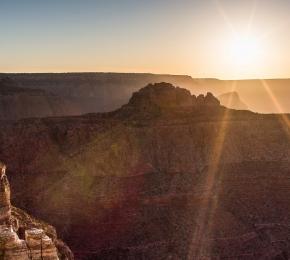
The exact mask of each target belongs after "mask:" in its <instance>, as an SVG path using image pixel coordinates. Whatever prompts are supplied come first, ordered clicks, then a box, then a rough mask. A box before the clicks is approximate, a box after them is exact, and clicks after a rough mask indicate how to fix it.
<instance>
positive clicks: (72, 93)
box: [0, 73, 290, 120]
mask: <svg viewBox="0 0 290 260" xmlns="http://www.w3.org/2000/svg"><path fill="white" fill-rule="evenodd" d="M7 79H9V80H7ZM160 82H168V83H171V84H173V85H177V86H180V87H183V88H186V89H188V90H190V91H191V93H192V94H195V95H198V94H200V93H203V94H206V93H207V92H211V93H213V94H214V95H216V96H219V95H221V94H224V93H228V92H233V91H235V92H236V93H238V95H239V97H240V99H241V100H243V101H244V102H245V103H246V104H247V106H248V108H249V110H252V111H254V112H261V113H277V112H278V113H281V112H290V103H289V102H288V99H287V97H288V96H289V95H290V88H289V84H290V80H288V79H285V80H278V79H277V80H265V81H262V80H237V81H223V80H217V79H194V78H191V77H190V76H186V75H185V76H182V75H180V76H179V75H158V74H145V73H140V74H138V73H136V74H134V73H131V74H130V73H128V74H127V73H60V74H53V73H52V74H50V73H47V74H0V119H6V120H9V119H10V120H11V119H19V118H28V117H45V116H67V115H81V114H85V113H93V112H108V111H113V110H115V109H117V108H119V107H120V106H122V105H124V104H126V103H127V102H128V101H129V99H130V97H131V95H132V93H133V92H135V91H138V90H139V89H141V88H142V87H143V86H145V85H147V84H150V83H160ZM274 100H276V101H274ZM277 102H278V104H279V105H278V106H277ZM232 108H235V109H240V108H239V107H232Z"/></svg>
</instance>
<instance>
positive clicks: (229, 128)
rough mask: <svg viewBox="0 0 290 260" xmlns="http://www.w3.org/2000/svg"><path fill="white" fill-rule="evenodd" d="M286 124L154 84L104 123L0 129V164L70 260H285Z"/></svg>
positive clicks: (98, 119)
mask: <svg viewBox="0 0 290 260" xmlns="http://www.w3.org/2000/svg"><path fill="white" fill-rule="evenodd" d="M286 120H288V122H289V116H288V115H259V114H255V113H252V112H249V111H235V110H229V109H226V108H224V107H222V106H220V105H219V101H218V100H217V99H216V98H215V97H214V96H213V95H211V94H207V95H206V96H202V95H200V96H198V97H196V96H192V95H191V94H190V92H189V91H187V90H184V89H180V88H175V87H173V86H171V85H169V84H166V83H161V84H155V85H154V86H153V85H149V86H147V87H146V88H144V89H142V90H140V91H139V92H137V93H135V94H133V96H132V98H131V99H130V101H129V103H128V104H127V105H125V106H123V107H122V108H120V109H119V110H116V111H114V112H111V113H105V114H88V115H85V116H79V117H59V118H46V119H27V120H21V121H18V122H2V124H1V126H0V141H1V142H0V158H1V160H4V161H5V162H7V164H8V165H9V168H10V175H11V182H12V187H13V189H14V191H13V194H14V196H13V201H14V203H15V205H16V206H18V207H21V208H24V209H26V210H27V211H28V212H30V213H32V214H33V215H34V216H36V217H39V218H42V219H44V220H46V221H49V222H50V223H51V224H52V225H54V226H55V227H56V228H57V230H58V232H59V234H60V237H61V238H62V239H64V240H65V241H66V242H67V243H68V244H69V246H70V247H71V248H72V250H73V252H74V253H75V255H76V257H77V259H116V258H123V259H127V258H130V257H131V258H133V259H134V258H135V259H140V258H141V259H142V258H143V259H164V258H170V257H171V258H173V259H178V258H181V259H185V258H187V257H188V258H191V259H198V257H220V258H230V257H232V258H239V259H287V256H289V255H290V244H289V236H290V230H289V222H290V207H289V201H288V197H289V195H290V194H289V191H290V180H289V173H290V172H289V170H290V160H289V158H290V141H289V134H290V133H289V125H286V124H285V121H286ZM28 191H29V192H28ZM267 257H268V258H267Z"/></svg>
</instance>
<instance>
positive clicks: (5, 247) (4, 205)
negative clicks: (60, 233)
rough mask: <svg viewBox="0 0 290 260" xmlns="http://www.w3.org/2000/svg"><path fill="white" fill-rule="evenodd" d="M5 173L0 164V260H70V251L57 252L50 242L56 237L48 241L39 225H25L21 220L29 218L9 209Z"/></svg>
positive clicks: (4, 168)
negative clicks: (65, 252) (64, 252)
mask: <svg viewBox="0 0 290 260" xmlns="http://www.w3.org/2000/svg"><path fill="white" fill-rule="evenodd" d="M5 170H6V166H5V165H4V164H3V163H1V162H0V173H1V176H0V259H7V260H15V259H19V260H29V259H35V260H36V259H43V260H58V259H67V260H69V259H73V255H72V253H71V252H70V251H68V252H67V254H63V252H59V251H58V249H57V247H56V244H55V242H54V241H56V240H57V239H56V235H55V234H54V236H53V238H50V237H49V236H48V235H47V234H46V233H45V231H44V229H42V228H41V226H42V225H43V224H40V223H36V222H34V223H33V224H34V225H31V224H32V223H31V221H29V222H30V223H29V222H28V221H27V220H25V218H29V217H27V216H25V214H23V213H22V212H21V211H19V210H17V209H12V206H11V203H10V185H9V182H8V179H7V176H6V174H5ZM12 211H13V213H12ZM15 212H17V213H16V214H15ZM19 216H20V218H19ZM23 222H25V223H23Z"/></svg>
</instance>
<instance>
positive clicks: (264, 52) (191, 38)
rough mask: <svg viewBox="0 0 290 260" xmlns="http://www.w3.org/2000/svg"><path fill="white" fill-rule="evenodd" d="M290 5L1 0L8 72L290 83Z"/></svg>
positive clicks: (216, 0)
mask: <svg viewBox="0 0 290 260" xmlns="http://www.w3.org/2000/svg"><path fill="white" fill-rule="evenodd" d="M289 13H290V1H286V0H251V1H250V0H243V1H238V0H139V1H138V0H49V1H48V0H0V33H1V35H0V72H82V71H104V72H107V71H110V72H150V73H165V74H187V75H191V76H192V77H198V78H221V79H233V78H285V77H286V78H289V77H290V33H289V29H290V16H289Z"/></svg>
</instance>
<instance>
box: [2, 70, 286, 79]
mask: <svg viewBox="0 0 290 260" xmlns="http://www.w3.org/2000/svg"><path fill="white" fill-rule="evenodd" d="M98 73H99V74H139V75H142V74H147V75H160V76H177V77H178V76H179V77H190V78H191V79H193V80H194V79H197V80H198V79H200V80H220V81H248V80H287V79H288V80H289V79H290V76H289V77H277V78H274V77H273V78H272V77H269V78H268V77H265V78H216V77H194V76H192V75H188V74H170V73H154V72H116V71H61V72H51V71H48V72H1V71H0V75H3V74H98Z"/></svg>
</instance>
